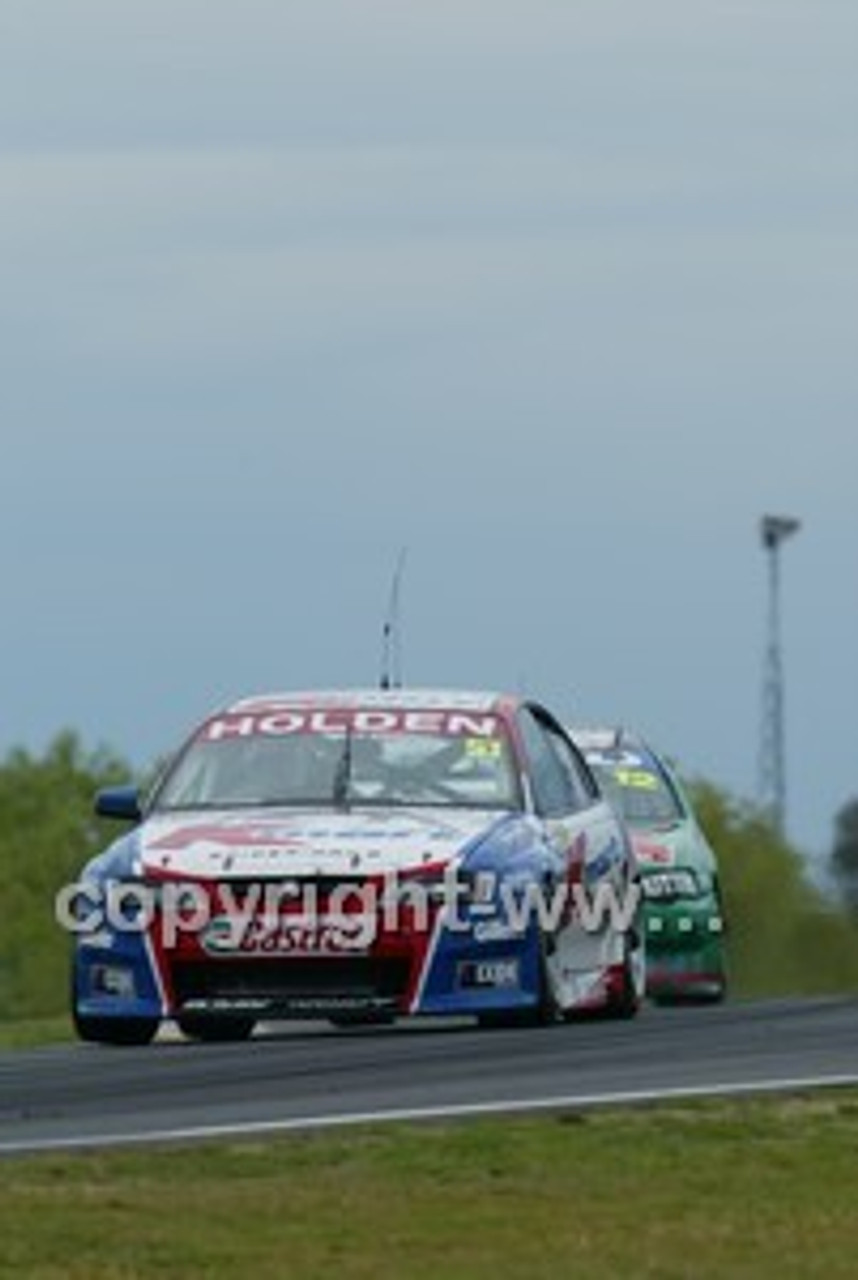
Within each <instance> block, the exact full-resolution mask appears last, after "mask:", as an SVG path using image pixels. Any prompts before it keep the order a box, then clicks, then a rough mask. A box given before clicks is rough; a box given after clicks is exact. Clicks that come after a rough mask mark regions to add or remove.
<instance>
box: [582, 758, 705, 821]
mask: <svg viewBox="0 0 858 1280" xmlns="http://www.w3.org/2000/svg"><path fill="white" fill-rule="evenodd" d="M590 763H591V764H592V766H593V769H594V771H595V772H596V774H597V776H598V777H599V779H600V780H601V782H602V785H603V787H604V789H605V791H606V793H607V795H608V797H609V799H610V800H611V801H612V803H613V804H614V807H615V808H616V809H618V811H619V812H620V814H621V815H622V817H623V818H624V819H625V820H626V822H629V823H631V824H632V825H638V826H654V825H659V826H660V825H662V824H664V823H670V822H679V821H680V820H681V818H682V816H683V814H682V809H681V807H680V804H679V800H678V799H677V797H676V794H675V793H674V791H673V788H672V787H671V786H669V785H668V783H667V781H666V780H665V778H663V777H662V775H661V774H659V773H656V772H655V770H653V769H648V768H645V767H644V766H643V765H641V764H635V765H633V766H631V765H628V764H623V765H619V764H608V763H605V762H603V761H599V762H596V761H592V760H591V762H590Z"/></svg>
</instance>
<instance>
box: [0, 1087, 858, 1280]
mask: <svg viewBox="0 0 858 1280" xmlns="http://www.w3.org/2000/svg"><path fill="white" fill-rule="evenodd" d="M856 1151H858V1090H832V1091H823V1092H819V1093H817V1094H808V1095H805V1096H801V1097H790V1098H785V1099H777V1100H772V1099H766V1100H762V1099H757V1100H749V1099H746V1100H732V1101H717V1100H715V1101H711V1102H702V1103H689V1104H683V1105H681V1106H677V1105H671V1106H667V1105H662V1106H656V1107H652V1108H645V1109H636V1110H631V1111H604V1112H588V1113H586V1114H581V1113H572V1114H568V1115H560V1116H556V1117H541V1118H538V1119H533V1118H527V1119H523V1118H508V1119H505V1120H492V1121H474V1122H468V1123H459V1124H439V1125H433V1126H423V1127H418V1126H395V1127H387V1128H381V1127H372V1128H363V1129H360V1130H354V1131H350V1132H348V1133H342V1132H341V1133H338V1134H331V1133H326V1134H315V1135H306V1136H299V1137H295V1136H293V1137H290V1138H283V1139H278V1140H274V1141H269V1142H257V1141H246V1142H230V1143H226V1144H222V1145H217V1146H215V1145H202V1146H196V1147H183V1148H176V1147H172V1148H169V1147H164V1148H159V1149H157V1150H151V1151H147V1152H141V1151H134V1152H131V1151H126V1152H114V1153H100V1154H99V1153H87V1154H80V1155H74V1156H71V1155H63V1156H55V1155H47V1156H39V1157H28V1158H25V1159H10V1160H6V1161H5V1162H3V1163H0V1241H2V1248H0V1274H2V1275H10V1276H11V1275H15V1276H20V1275H26V1276H28V1277H35V1278H37V1280H39V1278H41V1280H54V1278H59V1277H63V1280H68V1278H69V1277H71V1278H72V1280H76V1278H78V1277H79V1278H80V1280H83V1278H84V1277H86V1280H137V1278H140V1280H143V1278H145V1277H149V1276H152V1277H154V1276H157V1277H159V1278H160V1280H163V1278H164V1277H168V1278H171V1277H176V1278H178V1277H182V1278H183V1280H188V1278H196V1277H206V1278H207V1280H210V1278H212V1280H217V1278H218V1277H233V1276H236V1275H241V1274H244V1273H246V1274H248V1275H250V1274H252V1275H253V1276H254V1280H267V1278H268V1277H272V1278H273V1277H278V1280H279V1278H280V1277H323V1276H324V1277H329V1276H331V1275H336V1276H337V1277H342V1278H344V1280H350V1278H352V1277H354V1278H358V1277H361V1278H363V1277H366V1278H367V1280H370V1278H372V1280H393V1278H396V1280H398V1278H399V1277H402V1276H408V1277H411V1278H413V1280H436V1278H437V1277H444V1278H445V1280H458V1278H462V1280H465V1278H467V1280H481V1278H482V1277H486V1278H487V1280H488V1277H491V1278H492V1280H513V1278H515V1280H519V1278H520V1280H547V1278H549V1277H550V1278H552V1280H553V1277H559V1276H564V1277H565V1276H581V1277H590V1276H597V1277H635V1280H641V1278H643V1280H648V1278H651V1280H673V1278H676V1280H685V1278H686V1277H688V1278H689V1280H690V1278H691V1277H693V1278H694V1280H709V1278H712V1277H728V1276H729V1277H731V1280H733V1278H739V1280H741V1278H742V1277H754V1280H757V1278H758V1277H767V1276H772V1277H778V1278H779V1280H781V1278H782V1280H791V1278H792V1277H795V1278H796V1280H798V1278H799V1277H801V1280H806V1278H808V1277H810V1278H812V1277H815V1276H825V1277H826V1280H837V1278H838V1277H841V1276H842V1277H844V1278H845V1277H850V1278H851V1277H852V1276H854V1274H855V1258H856V1256H858V1212H856V1203H858V1162H856Z"/></svg>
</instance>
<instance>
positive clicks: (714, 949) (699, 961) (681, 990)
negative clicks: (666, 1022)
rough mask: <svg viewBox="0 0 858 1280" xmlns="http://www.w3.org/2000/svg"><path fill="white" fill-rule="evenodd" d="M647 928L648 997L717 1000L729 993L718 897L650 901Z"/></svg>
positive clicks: (645, 919)
mask: <svg viewBox="0 0 858 1280" xmlns="http://www.w3.org/2000/svg"><path fill="white" fill-rule="evenodd" d="M643 927H644V932H645V937H646V991H647V995H649V996H653V997H655V998H659V997H664V998H670V997H674V998H677V999H681V998H683V997H685V998H689V999H692V998H696V999H718V998H720V997H721V996H722V995H723V994H724V991H725V988H726V981H727V979H726V968H725V948H724V937H723V933H724V921H723V918H722V916H721V913H720V910H719V907H718V904H717V902H716V901H715V899H714V898H704V899H699V898H697V899H685V900H683V899H680V900H678V901H675V902H672V903H670V904H667V903H652V902H647V903H645V904H644V908H643Z"/></svg>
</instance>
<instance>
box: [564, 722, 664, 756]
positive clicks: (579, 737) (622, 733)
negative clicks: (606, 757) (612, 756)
mask: <svg viewBox="0 0 858 1280" xmlns="http://www.w3.org/2000/svg"><path fill="white" fill-rule="evenodd" d="M566 731H567V733H568V734H569V736H570V738H571V739H572V741H573V742H574V743H575V745H576V746H577V747H578V748H579V749H580V750H581V751H605V752H607V751H620V750H622V749H623V748H624V747H627V748H633V749H634V750H635V751H648V752H650V753H651V754H653V753H652V748H650V747H649V746H647V744H646V743H645V742H644V740H643V738H642V737H641V736H640V734H637V733H635V732H633V731H632V730H631V729H629V728H627V727H626V726H625V725H614V726H612V727H608V726H607V725H567V726H566Z"/></svg>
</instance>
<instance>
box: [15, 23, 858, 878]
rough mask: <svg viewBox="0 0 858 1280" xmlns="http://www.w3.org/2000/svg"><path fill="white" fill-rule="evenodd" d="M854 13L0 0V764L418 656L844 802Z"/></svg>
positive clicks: (422, 677) (173, 730)
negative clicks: (778, 546)
mask: <svg viewBox="0 0 858 1280" xmlns="http://www.w3.org/2000/svg"><path fill="white" fill-rule="evenodd" d="M856 62H858V6H856V4H855V2H854V0H818V3H816V4H814V5H808V4H807V2H806V0H801V2H798V0H713V2H712V3H702V4H694V5H690V4H688V3H687V0H651V2H650V3H648V4H646V5H642V4H638V3H634V2H633V0H623V2H622V3H621V2H619V0H583V2H577V3H576V2H575V0H517V2H515V3H513V2H511V0H432V3H431V4H430V3H423V4H421V3H412V4H405V3H402V2H401V0H399V2H398V3H393V2H392V0H388V2H386V3H382V2H381V0H298V2H296V0H243V2H242V3H241V5H238V4H234V3H226V0H147V2H146V3H145V4H143V3H138V2H137V0H126V2H124V3H122V4H117V3H116V0H76V2H75V3H74V4H70V3H69V2H68V0H40V3H38V4H34V3H33V0H3V4H2V7H0V423H2V426H0V448H2V452H0V571H2V585H3V596H2V598H3V604H4V607H3V611H2V632H0V652H2V655H3V661H2V665H0V750H4V751H5V750H7V749H8V748H10V747H12V746H17V745H24V746H26V747H28V748H30V749H32V750H41V749H42V748H43V747H44V746H45V745H46V744H47V743H48V742H49V741H50V740H51V738H52V737H53V736H54V735H55V734H56V733H57V732H58V731H59V730H60V729H63V728H67V727H70V728H74V729H76V730H77V731H78V732H79V733H80V734H81V736H82V738H83V740H84V742H85V744H86V745H87V746H91V747H95V746H96V745H98V744H102V743H103V744H107V745H109V746H111V747H113V748H114V749H115V750H116V751H118V752H119V753H120V754H122V755H124V756H125V757H126V758H127V759H128V760H129V761H130V762H133V763H134V764H135V765H139V766H143V765H145V764H147V763H148V762H149V761H150V760H151V759H152V758H154V756H156V755H157V754H159V753H161V752H162V751H164V750H166V749H168V748H169V747H171V746H173V745H174V744H175V743H176V741H177V740H178V738H180V737H181V736H183V735H184V733H185V732H186V731H187V729H188V728H189V727H190V725H191V724H192V723H193V722H194V721H195V720H196V719H197V718H198V717H199V716H201V715H202V714H204V713H205V712H206V711H208V710H209V709H210V707H212V706H213V705H215V704H218V703H220V702H221V701H222V700H223V699H225V698H231V697H233V696H235V695H238V694H244V693H250V692H254V691H257V690H262V689H270V688H302V687H315V686H338V685H354V684H369V685H372V684H374V683H376V682H377V680H378V677H379V674H380V661H381V649H382V645H381V634H382V625H383V622H384V617H385V613H386V610H387V607H388V599H389V595H390V591H391V585H392V577H393V572H394V566H395V564H396V562H397V557H398V556H399V554H400V551H401V549H402V548H407V553H406V559H405V566H404V571H403V574H402V580H401V595H400V609H399V618H400V645H401V662H402V674H403V676H404V679H405V680H406V682H407V683H411V684H429V685H434V684H444V685H464V686H478V687H492V688H495V687H500V688H506V689H512V690H523V691H526V692H528V693H530V694H532V695H534V696H537V697H540V698H541V699H543V700H544V701H545V702H546V703H548V705H550V706H551V707H552V708H553V709H554V710H555V711H556V712H557V713H558V714H559V715H561V716H562V717H563V718H565V719H570V720H585V721H590V722H595V721H609V722H614V721H622V722H626V723H628V724H631V725H633V726H635V727H636V728H638V729H639V730H641V731H642V732H644V733H645V734H647V735H648V736H649V737H650V738H651V739H653V741H654V742H655V743H656V744H657V745H660V746H662V747H663V748H664V749H666V750H668V751H670V752H671V753H672V754H674V755H675V756H676V757H677V758H678V760H679V762H680V765H681V766H682V767H683V769H684V770H685V772H686V773H688V774H690V775H692V776H701V775H702V776H705V777H707V778H709V779H710V780H712V781H713V782H715V783H716V784H718V785H721V786H723V787H725V788H726V789H728V790H729V791H731V792H733V793H735V794H736V795H737V796H739V797H745V798H751V799H753V798H754V796H755V794H756V789H757V758H758V746H759V741H760V718H761V694H762V676H763V655H764V643H765V622H766V589H767V581H766V556H765V554H764V552H763V550H762V546H761V542H760V537H759V520H760V517H761V515H762V514H764V513H766V512H776V513H781V512H784V513H787V514H789V515H793V516H796V517H798V518H800V519H801V520H802V522H803V526H802V529H801V531H800V533H799V534H798V535H797V536H796V537H795V538H793V539H791V540H790V541H789V542H788V543H786V544H785V545H784V547H783V548H782V558H781V568H782V585H783V609H782V624H783V625H782V639H783V662H784V673H785V681H786V728H787V784H788V829H789V833H790V835H791V836H792V837H793V839H794V841H795V842H796V843H798V844H799V845H800V847H802V848H803V849H805V850H806V851H807V852H808V853H809V854H816V855H818V854H819V853H821V852H824V851H825V850H826V848H827V846H828V845H829V843H830V837H831V827H832V820H833V817H834V814H835V812H836V811H837V810H838V809H839V808H840V807H841V806H842V805H843V804H844V803H845V802H846V801H847V800H848V799H851V798H852V797H854V796H855V795H856V794H858V752H856V745H855V743H856V724H858V680H856V666H858V575H856V564H858V484H856V480H858V467H856V462H858V416H856V408H858V394H857V393H858V359H856V353H858V341H856V338H857V337H858V326H856V321H858V223H856V210H858V77H856V74H855V67H856Z"/></svg>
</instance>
